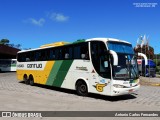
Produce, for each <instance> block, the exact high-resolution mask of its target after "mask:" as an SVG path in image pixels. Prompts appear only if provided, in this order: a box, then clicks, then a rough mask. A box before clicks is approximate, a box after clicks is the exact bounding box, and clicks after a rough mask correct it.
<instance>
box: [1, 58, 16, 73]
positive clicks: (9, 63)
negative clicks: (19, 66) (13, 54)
mask: <svg viewBox="0 0 160 120" xmlns="http://www.w3.org/2000/svg"><path fill="white" fill-rule="evenodd" d="M16 63H17V59H0V72H9V71H16Z"/></svg>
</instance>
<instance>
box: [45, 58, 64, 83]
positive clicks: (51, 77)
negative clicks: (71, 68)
mask: <svg viewBox="0 0 160 120" xmlns="http://www.w3.org/2000/svg"><path fill="white" fill-rule="evenodd" d="M62 62H63V60H59V61H55V63H54V65H53V67H52V70H51V72H50V74H49V78H48V80H47V82H46V85H52V84H53V81H54V80H55V79H56V75H57V73H58V71H59V69H60V67H61V65H62Z"/></svg>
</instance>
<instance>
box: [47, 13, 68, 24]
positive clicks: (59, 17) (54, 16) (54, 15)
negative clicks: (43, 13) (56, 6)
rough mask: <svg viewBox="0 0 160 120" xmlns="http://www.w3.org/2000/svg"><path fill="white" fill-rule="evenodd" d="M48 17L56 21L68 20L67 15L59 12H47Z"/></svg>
mask: <svg viewBox="0 0 160 120" xmlns="http://www.w3.org/2000/svg"><path fill="white" fill-rule="evenodd" d="M48 16H49V18H50V19H51V20H53V21H57V22H65V21H68V20H69V17H68V16H64V15H63V14H60V13H50V14H48Z"/></svg>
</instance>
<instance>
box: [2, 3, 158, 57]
mask: <svg viewBox="0 0 160 120" xmlns="http://www.w3.org/2000/svg"><path fill="white" fill-rule="evenodd" d="M147 6H148V7H147ZM142 35H146V36H147V37H148V39H149V45H150V46H152V47H153V48H154V49H155V53H156V54H157V53H160V0H0V39H3V38H7V39H9V40H10V43H14V44H21V45H22V49H25V48H38V47H39V46H41V45H44V44H48V43H54V42H59V41H66V42H74V41H76V40H78V39H88V38H95V37H106V38H117V39H121V40H125V41H128V42H130V43H132V45H133V47H134V46H136V42H137V39H138V37H139V36H142Z"/></svg>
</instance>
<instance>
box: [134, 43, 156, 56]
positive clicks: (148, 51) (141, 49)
mask: <svg viewBox="0 0 160 120" xmlns="http://www.w3.org/2000/svg"><path fill="white" fill-rule="evenodd" d="M134 50H135V53H138V52H139V53H143V54H145V55H146V56H147V58H148V59H153V58H154V48H153V47H151V46H148V45H143V46H142V47H141V46H140V45H138V46H136V47H135V48H134ZM140 58H141V57H140Z"/></svg>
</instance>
